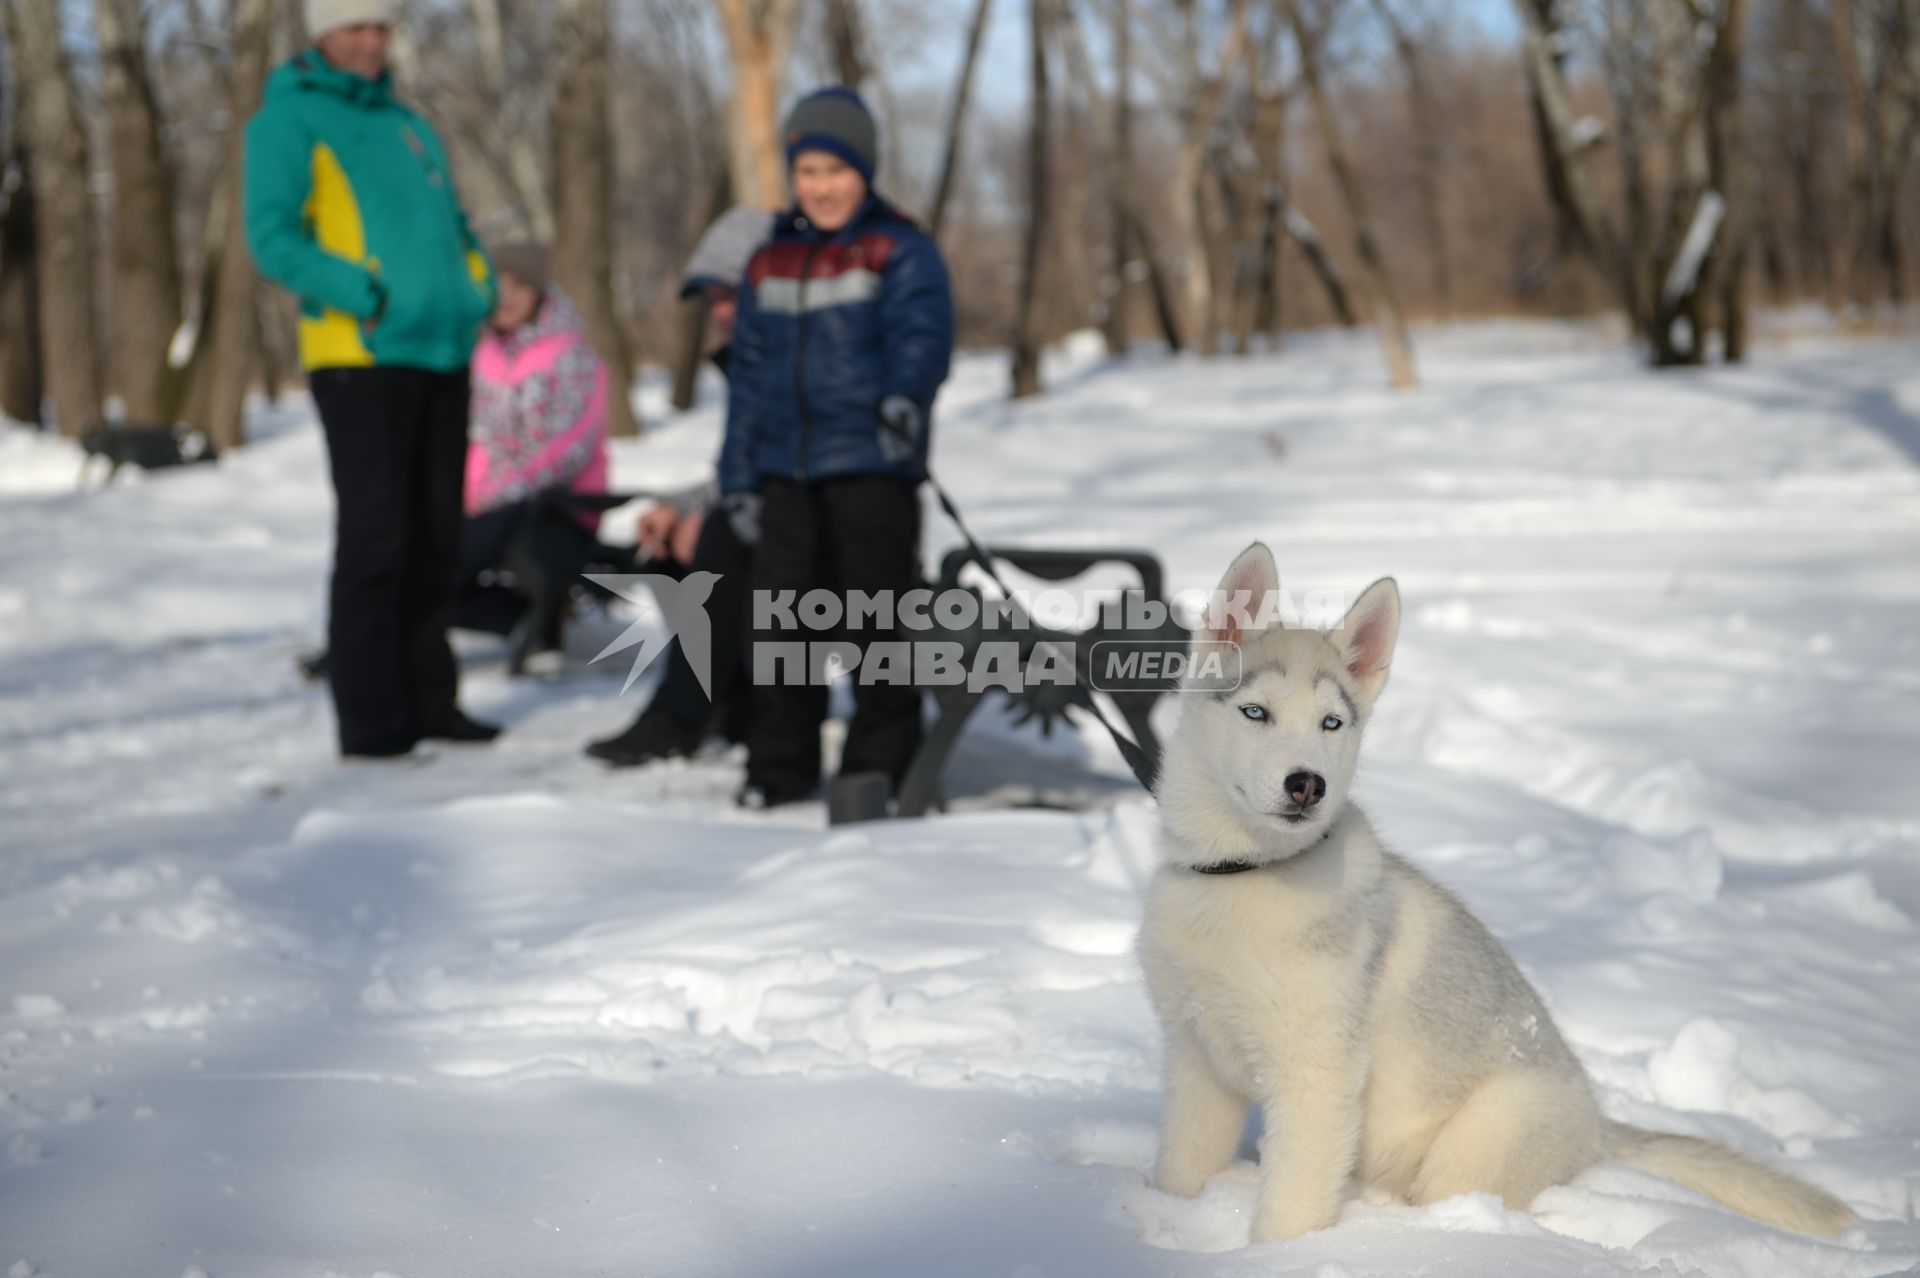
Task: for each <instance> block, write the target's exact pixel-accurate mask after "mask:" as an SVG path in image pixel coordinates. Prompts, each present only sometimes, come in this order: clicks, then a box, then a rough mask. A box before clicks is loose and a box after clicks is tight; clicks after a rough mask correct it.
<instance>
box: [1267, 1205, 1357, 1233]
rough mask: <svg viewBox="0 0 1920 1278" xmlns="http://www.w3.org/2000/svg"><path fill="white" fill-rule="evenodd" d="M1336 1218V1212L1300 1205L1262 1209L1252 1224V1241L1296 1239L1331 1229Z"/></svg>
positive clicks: (1337, 1216)
mask: <svg viewBox="0 0 1920 1278" xmlns="http://www.w3.org/2000/svg"><path fill="white" fill-rule="evenodd" d="M1338 1218H1339V1212H1338V1211H1337V1210H1331V1211H1330V1210H1327V1209H1325V1208H1320V1207H1313V1206H1308V1205H1305V1204H1300V1203H1286V1204H1283V1205H1280V1206H1277V1207H1263V1208H1261V1210H1260V1215H1259V1216H1258V1217H1257V1218H1256V1219H1255V1220H1254V1222H1253V1241H1254V1242H1256V1243H1268V1242H1277V1241H1278V1240H1280V1239H1282V1238H1298V1237H1300V1236H1301V1235H1302V1234H1310V1233H1313V1232H1314V1231H1315V1230H1318V1229H1331V1228H1332V1227H1333V1225H1334V1223H1335V1221H1336V1220H1337V1219H1338Z"/></svg>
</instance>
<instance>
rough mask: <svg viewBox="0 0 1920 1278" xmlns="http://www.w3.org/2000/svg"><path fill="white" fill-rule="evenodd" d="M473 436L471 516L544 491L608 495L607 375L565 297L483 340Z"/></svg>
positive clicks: (476, 368) (551, 299)
mask: <svg viewBox="0 0 1920 1278" xmlns="http://www.w3.org/2000/svg"><path fill="white" fill-rule="evenodd" d="M469 437H470V441H471V442H470V443H469V445H468V449H467V491H466V509H467V513H468V514H469V515H477V514H479V513H480V512H481V511H485V510H492V509H494V508H495V507H497V506H504V505H506V504H508V503H509V502H516V501H525V500H527V499H528V498H530V497H533V496H535V495H537V494H539V493H541V492H543V491H545V490H547V489H550V488H566V489H571V490H572V491H574V492H578V493H602V492H605V491H606V490H607V369H606V366H605V365H604V364H602V363H601V362H600V359H599V357H598V356H597V355H595V354H594V353H593V348H592V347H591V346H590V345H588V343H587V337H586V330H585V326H584V325H583V324H582V323H581V321H580V313H579V312H578V311H576V310H575V309H574V307H573V303H572V302H569V301H568V300H567V299H566V297H565V296H564V295H562V294H561V293H559V292H557V291H554V290H551V289H550V290H548V292H547V296H546V299H545V300H544V301H542V302H541V304H540V310H539V311H538V312H537V313H536V314H535V315H534V317H533V319H532V320H531V321H530V322H529V323H527V324H526V325H524V326H523V327H521V328H519V329H517V330H516V331H514V332H513V333H511V334H508V335H507V336H505V337H502V336H501V335H500V334H499V333H496V332H494V331H493V330H492V329H491V328H489V329H488V330H487V331H486V335H485V336H483V337H482V338H481V339H480V344H479V346H478V347H476V348H475V349H474V352H473V413H472V424H471V426H470V430H469ZM587 522H590V523H593V524H597V523H598V520H597V519H594V520H589V521H587Z"/></svg>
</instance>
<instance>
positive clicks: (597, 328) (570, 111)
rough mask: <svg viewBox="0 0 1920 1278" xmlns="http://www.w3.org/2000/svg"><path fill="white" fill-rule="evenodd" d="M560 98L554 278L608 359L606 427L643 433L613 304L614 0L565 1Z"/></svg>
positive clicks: (559, 13)
mask: <svg viewBox="0 0 1920 1278" xmlns="http://www.w3.org/2000/svg"><path fill="white" fill-rule="evenodd" d="M554 16H555V20H556V21H557V22H558V23H559V31H558V33H557V39H556V45H557V48H558V50H559V55H560V56H559V58H558V66H559V67H560V68H561V69H562V70H561V72H560V74H559V75H558V76H557V77H556V79H557V84H556V91H557V96H556V98H555V101H554V108H553V119H554V156H553V174H554V221H555V224H556V226H557V229H558V236H557V239H556V241H555V254H554V274H555V276H556V277H557V278H558V279H559V281H560V285H561V287H562V288H564V289H566V290H567V293H568V295H569V296H571V297H572V298H573V300H574V302H575V304H576V305H578V306H579V308H580V314H581V317H582V318H583V319H584V320H585V321H586V325H587V336H588V338H589V339H590V340H591V341H592V342H593V345H594V349H596V350H597V351H599V353H600V358H601V359H603V360H605V361H606V364H607V373H608V380H609V382H610V386H609V388H608V395H607V429H608V432H609V433H610V434H614V435H637V434H639V433H640V424H639V422H638V421H637V420H636V419H635V417H634V414H633V397H632V393H631V388H632V386H633V363H632V357H631V356H630V355H629V353H628V351H627V341H626V334H625V333H624V332H623V331H622V329H621V326H620V321H619V318H618V316H617V315H616V313H615V311H614V306H613V287H612V276H613V231H612V208H613V188H612V185H611V184H612V178H613V171H612V169H611V168H610V166H609V164H608V156H609V155H611V154H612V139H611V137H610V136H609V135H610V130H611V124H610V120H609V115H608V92H607V62H608V56H609V54H608V48H609V46H610V45H611V44H612V41H613V23H612V14H611V12H610V11H609V0H560V3H559V4H558V5H557V6H556V8H555V14H554Z"/></svg>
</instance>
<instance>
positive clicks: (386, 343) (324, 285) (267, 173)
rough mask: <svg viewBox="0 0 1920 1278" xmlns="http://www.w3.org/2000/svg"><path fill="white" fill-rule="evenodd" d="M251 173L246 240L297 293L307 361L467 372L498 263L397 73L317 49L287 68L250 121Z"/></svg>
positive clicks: (264, 269) (271, 81)
mask: <svg viewBox="0 0 1920 1278" xmlns="http://www.w3.org/2000/svg"><path fill="white" fill-rule="evenodd" d="M244 174H245V198H246V225H247V245H248V247H249V248H251V249H252V250H253V258H254V261H255V262H257V263H259V266H260V272H261V274H263V275H265V276H266V277H267V278H269V279H272V280H276V281H278V282H279V283H281V284H284V285H285V286H286V287H287V288H289V289H291V290H293V292H294V293H295V294H297V295H298V296H299V298H300V361H301V363H302V364H304V365H305V366H306V367H308V368H354V367H365V366H367V365H372V364H383V365H405V366H407V367H411V368H425V369H431V370H434V371H436V372H451V371H453V370H455V369H459V368H463V367H465V366H466V363H467V360H468V357H469V356H470V355H471V353H472V351H473V342H474V338H475V336H476V335H477V333H478V331H479V328H480V324H481V322H482V321H483V320H484V319H485V318H486V316H487V312H488V311H489V310H490V309H492V306H493V273H492V268H491V267H490V266H489V264H488V262H487V258H486V254H485V253H484V252H482V251H481V249H480V246H479V244H478V243H477V242H476V241H475V240H474V238H473V232H472V231H471V230H470V229H469V228H468V226H467V218H466V214H465V213H463V212H461V209H460V200H459V197H458V195H456V194H455V192H454V189H453V176H452V173H451V172H450V171H449V169H448V167H447V157H446V152H445V151H444V150H442V149H441V146H440V139H439V138H438V137H436V136H435V135H434V132H433V128H432V126H430V125H429V124H428V123H427V122H426V121H425V120H423V119H421V118H420V117H419V116H417V115H415V114H414V113H413V112H412V111H410V110H408V109H407V108H406V107H404V106H402V105H401V104H400V103H398V102H396V101H395V100H394V97H393V87H392V81H391V79H390V78H389V77H387V76H382V77H381V78H380V79H378V80H366V79H362V78H361V77H359V76H357V75H353V74H352V73H350V72H346V71H341V70H339V69H337V68H335V67H333V66H331V65H330V64H328V62H327V61H326V59H324V58H322V57H321V56H320V54H319V52H318V51H317V50H314V49H308V50H307V51H306V52H304V53H302V54H300V55H298V56H297V57H294V58H292V59H290V60H289V61H287V62H285V63H283V64H282V65H281V66H279V67H278V68H276V69H275V70H274V72H273V74H272V75H271V76H269V77H268V78H267V86H266V99H265V102H264V103H263V104H262V106H261V108H260V110H259V112H258V114H256V115H255V116H254V117H253V119H251V120H249V121H248V122H247V130H246V159H245V169H244Z"/></svg>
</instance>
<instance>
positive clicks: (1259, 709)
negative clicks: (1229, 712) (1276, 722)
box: [1240, 705, 1267, 723]
mask: <svg viewBox="0 0 1920 1278" xmlns="http://www.w3.org/2000/svg"><path fill="white" fill-rule="evenodd" d="M1240 713H1241V714H1244V715H1245V716H1247V718H1249V719H1251V720H1253V721H1254V722H1255V723H1265V722H1266V721H1267V708H1266V707H1265V706H1257V705H1244V706H1241V707H1240Z"/></svg>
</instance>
